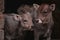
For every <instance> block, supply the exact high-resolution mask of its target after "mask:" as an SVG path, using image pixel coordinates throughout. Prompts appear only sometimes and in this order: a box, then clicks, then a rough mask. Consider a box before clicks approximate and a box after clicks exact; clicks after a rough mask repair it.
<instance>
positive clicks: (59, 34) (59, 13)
mask: <svg viewBox="0 0 60 40" xmlns="http://www.w3.org/2000/svg"><path fill="white" fill-rule="evenodd" d="M50 1H53V0H4V4H5V5H4V8H5V10H4V13H17V12H16V11H17V8H18V7H19V6H20V5H22V4H28V5H32V4H33V3H37V4H40V3H43V2H47V3H49V2H50ZM54 2H55V4H56V9H55V11H54V12H53V19H54V22H55V23H54V28H53V33H52V39H60V31H59V30H60V5H59V4H60V0H54ZM26 32H27V33H26V36H25V39H26V40H29V39H30V40H33V38H34V37H33V32H31V31H26Z"/></svg>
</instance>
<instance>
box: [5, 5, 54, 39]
mask: <svg viewBox="0 0 60 40" xmlns="http://www.w3.org/2000/svg"><path fill="white" fill-rule="evenodd" d="M54 10H55V4H50V5H49V4H41V5H38V4H33V6H29V5H22V6H20V7H19V8H18V10H17V12H18V14H14V13H12V14H5V25H4V27H5V29H4V30H5V40H12V39H15V38H16V40H23V32H24V31H25V30H31V31H34V40H39V37H40V39H42V40H50V39H51V32H52V28H53V24H54V22H53V17H52V12H53V11H54Z"/></svg>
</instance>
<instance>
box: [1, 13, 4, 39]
mask: <svg viewBox="0 0 60 40" xmlns="http://www.w3.org/2000/svg"><path fill="white" fill-rule="evenodd" d="M3 28H4V17H3V14H2V12H0V40H4V30H3Z"/></svg>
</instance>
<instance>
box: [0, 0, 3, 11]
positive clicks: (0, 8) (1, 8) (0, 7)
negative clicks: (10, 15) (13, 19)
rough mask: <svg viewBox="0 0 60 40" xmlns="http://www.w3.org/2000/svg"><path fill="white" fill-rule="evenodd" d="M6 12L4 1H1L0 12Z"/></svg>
mask: <svg viewBox="0 0 60 40" xmlns="http://www.w3.org/2000/svg"><path fill="white" fill-rule="evenodd" d="M1 11H2V12H3V11H4V0H0V12H1Z"/></svg>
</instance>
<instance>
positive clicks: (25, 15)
mask: <svg viewBox="0 0 60 40" xmlns="http://www.w3.org/2000/svg"><path fill="white" fill-rule="evenodd" d="M17 12H18V14H19V15H20V16H21V18H22V19H21V22H20V23H21V25H20V26H21V27H20V28H19V31H18V35H19V37H18V40H19V39H20V40H23V39H24V38H23V37H24V32H25V31H27V30H31V28H32V26H33V22H32V16H31V13H30V7H29V6H28V5H23V6H20V7H19V8H18V10H17Z"/></svg>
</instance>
